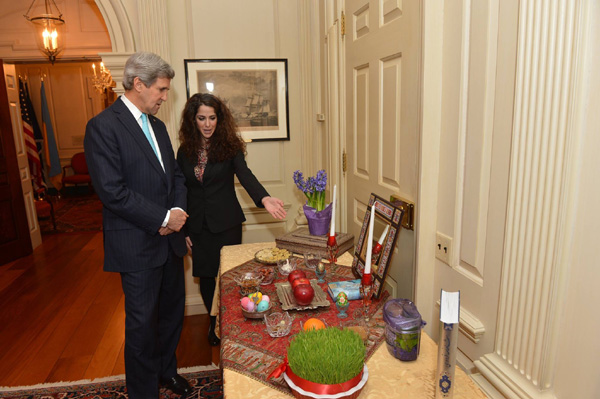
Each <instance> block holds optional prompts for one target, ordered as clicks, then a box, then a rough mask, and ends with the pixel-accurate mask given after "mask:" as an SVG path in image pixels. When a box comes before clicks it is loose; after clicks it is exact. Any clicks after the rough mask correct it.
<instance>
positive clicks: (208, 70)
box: [184, 59, 290, 141]
mask: <svg viewBox="0 0 600 399" xmlns="http://www.w3.org/2000/svg"><path fill="white" fill-rule="evenodd" d="M184 63H185V79H186V84H187V98H190V96H192V95H194V94H196V93H212V94H214V95H215V96H217V97H219V98H220V99H221V100H223V102H224V103H225V104H227V106H228V107H229V109H230V110H231V113H232V114H233V117H234V118H235V120H236V122H237V125H238V127H239V129H240V133H241V135H242V137H243V138H244V140H246V141H266V140H289V139H290V131H289V119H288V82H287V59H203V60H184Z"/></svg>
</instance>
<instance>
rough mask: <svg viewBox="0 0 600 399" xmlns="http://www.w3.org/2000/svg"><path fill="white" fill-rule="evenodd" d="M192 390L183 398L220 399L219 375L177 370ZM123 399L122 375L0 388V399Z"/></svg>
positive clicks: (164, 398) (164, 397)
mask: <svg viewBox="0 0 600 399" xmlns="http://www.w3.org/2000/svg"><path fill="white" fill-rule="evenodd" d="M179 372H180V374H181V375H183V376H184V377H185V378H186V379H187V380H188V381H189V383H190V385H191V386H192V387H193V389H194V390H193V392H192V394H191V395H188V396H187V398H188V399H191V398H198V399H200V398H207V399H217V398H223V374H222V371H221V370H220V369H216V368H214V367H210V368H208V369H207V368H206V367H195V368H189V369H182V370H179ZM59 398H60V399H125V398H127V390H126V389H125V379H124V376H122V375H121V376H118V377H109V378H103V379H96V380H94V381H91V382H90V381H77V382H66V383H58V384H43V385H37V386H32V387H17V388H5V387H0V399H59ZM171 398H172V399H175V398H180V396H179V395H175V394H174V393H172V392H171V391H168V390H166V389H164V388H163V389H161V391H160V399H171Z"/></svg>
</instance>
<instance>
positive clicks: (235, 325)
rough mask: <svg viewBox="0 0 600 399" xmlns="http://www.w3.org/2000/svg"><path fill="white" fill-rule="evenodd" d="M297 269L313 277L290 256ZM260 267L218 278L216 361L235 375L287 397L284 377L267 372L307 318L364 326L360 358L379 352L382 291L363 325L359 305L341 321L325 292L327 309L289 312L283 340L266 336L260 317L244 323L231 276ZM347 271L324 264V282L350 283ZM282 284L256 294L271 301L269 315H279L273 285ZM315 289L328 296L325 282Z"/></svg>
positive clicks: (238, 269) (253, 264) (247, 266)
mask: <svg viewBox="0 0 600 399" xmlns="http://www.w3.org/2000/svg"><path fill="white" fill-rule="evenodd" d="M292 261H294V262H295V263H296V264H297V265H298V266H297V268H298V269H301V270H303V271H305V272H306V274H307V276H308V278H309V279H314V278H315V274H314V271H312V270H309V269H306V268H304V267H303V266H302V264H303V261H302V260H300V259H299V258H292ZM261 266H264V265H261V264H260V263H258V262H256V261H254V260H252V261H248V262H246V263H244V264H242V265H240V266H238V267H236V268H234V269H231V270H229V271H228V272H226V273H224V274H223V275H222V276H221V280H220V285H221V287H220V289H221V309H220V313H219V317H220V326H221V363H222V364H223V367H224V368H228V369H231V370H234V371H237V372H238V373H241V374H244V375H246V376H248V377H250V378H252V379H255V380H257V381H260V382H262V383H263V384H265V385H267V386H269V387H271V388H274V389H276V390H278V391H280V392H282V393H285V394H287V395H290V396H292V391H291V390H290V388H289V387H288V385H287V383H286V382H285V380H284V379H283V376H280V377H278V378H277V379H273V378H272V379H267V377H268V376H269V374H270V373H271V372H272V371H273V370H275V369H276V368H277V367H278V366H279V365H280V364H281V363H282V362H283V361H284V358H285V356H286V354H287V347H288V345H289V343H290V340H291V339H292V338H293V337H294V335H295V334H296V333H298V331H300V329H301V323H302V322H304V321H306V320H307V319H309V318H312V317H314V318H319V319H321V320H323V321H324V322H325V323H326V324H327V325H328V326H330V327H333V326H335V327H342V328H343V327H351V326H363V327H366V328H367V330H368V340H367V342H366V343H365V344H366V348H365V349H366V356H365V360H367V359H369V358H370V357H371V355H372V354H373V353H374V352H375V351H376V350H377V348H379V346H380V345H381V344H382V343H383V342H384V339H385V322H384V320H383V305H384V304H385V302H386V300H387V298H388V297H389V294H388V292H387V291H384V292H383V294H382V295H381V297H380V298H379V299H377V300H373V303H372V304H371V306H370V307H369V310H368V314H369V320H368V322H367V321H365V320H364V311H363V307H362V301H360V300H354V301H350V307H349V308H348V310H347V313H348V317H347V318H344V319H340V318H338V317H337V314H338V311H337V308H336V306H335V304H334V303H333V301H332V300H331V298H330V297H329V295H328V294H327V298H328V300H329V302H330V305H329V306H323V307H317V308H315V309H307V310H290V311H289V313H290V316H292V317H293V318H294V321H293V324H292V330H291V331H290V334H289V335H287V336H285V337H282V338H271V336H269V334H268V333H267V331H266V328H265V325H264V321H263V320H262V319H246V318H245V317H244V316H243V314H242V312H241V305H240V298H241V295H240V289H239V286H238V285H237V283H236V282H235V278H236V277H238V276H240V275H242V274H244V273H246V272H249V271H253V270H256V268H258V267H261ZM354 278H355V277H354V276H353V275H352V269H351V268H349V267H346V266H338V265H334V266H333V267H331V266H329V265H327V276H326V280H327V281H343V280H353V279H354ZM284 281H286V277H282V276H280V275H279V276H278V277H277V278H276V279H275V280H274V281H273V283H271V284H267V285H262V286H261V288H260V290H261V292H262V293H263V295H264V294H266V295H269V297H270V298H271V308H272V309H273V311H274V312H277V311H281V306H282V304H281V302H280V300H279V298H278V295H277V292H276V285H275V284H276V283H279V282H284ZM319 286H320V287H321V288H322V289H323V290H324V291H325V293H327V283H320V284H319Z"/></svg>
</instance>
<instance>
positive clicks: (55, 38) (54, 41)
mask: <svg viewBox="0 0 600 399" xmlns="http://www.w3.org/2000/svg"><path fill="white" fill-rule="evenodd" d="M57 48H58V32H56V29H54V30H53V31H52V50H56V49H57Z"/></svg>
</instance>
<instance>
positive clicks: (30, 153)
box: [19, 80, 45, 188]
mask: <svg viewBox="0 0 600 399" xmlns="http://www.w3.org/2000/svg"><path fill="white" fill-rule="evenodd" d="M19 102H20V105H21V120H22V121H23V136H24V137H25V146H26V147H27V160H28V161H29V171H30V173H31V177H32V179H33V185H34V188H41V187H44V186H45V184H44V178H43V176H42V162H41V161H40V155H39V152H38V151H39V149H38V145H37V144H36V141H35V139H36V137H38V138H39V139H41V138H42V132H41V130H40V126H39V125H38V122H37V119H36V118H35V113H34V110H33V106H32V105H31V99H30V98H29V92H28V90H27V88H26V86H25V83H24V82H23V81H22V80H19Z"/></svg>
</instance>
